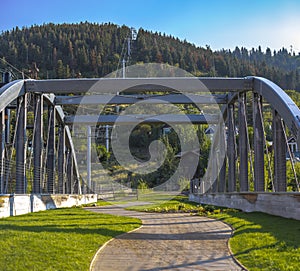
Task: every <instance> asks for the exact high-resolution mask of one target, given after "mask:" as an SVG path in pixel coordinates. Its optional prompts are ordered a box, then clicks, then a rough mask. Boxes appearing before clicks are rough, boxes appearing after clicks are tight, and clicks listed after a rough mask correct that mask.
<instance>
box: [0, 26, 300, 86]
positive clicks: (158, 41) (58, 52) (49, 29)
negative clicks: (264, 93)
mask: <svg viewBox="0 0 300 271" xmlns="http://www.w3.org/2000/svg"><path fill="white" fill-rule="evenodd" d="M130 31H131V30H130V28H129V27H127V26H125V25H123V26H118V25H115V24H112V23H105V24H97V23H88V22H81V23H77V24H52V23H49V24H43V25H34V26H31V27H23V28H22V29H20V28H18V27H16V28H14V29H12V30H10V31H4V32H2V33H1V34H0V57H1V58H4V59H5V60H6V61H8V62H9V63H11V64H12V65H14V66H15V67H17V68H18V69H19V70H21V71H23V72H24V73H25V74H28V75H31V77H33V76H34V75H33V69H38V73H37V76H38V78H41V79H46V78H70V77H76V76H82V77H102V76H105V75H107V74H109V73H110V72H113V71H115V70H116V69H117V68H118V67H119V68H120V62H121V60H122V59H121V58H122V55H121V53H122V49H123V50H124V42H125V41H126V39H127V37H128V35H130ZM131 49H132V50H131V59H130V60H131V61H130V64H135V63H141V62H144V63H149V62H156V63H168V64H170V65H172V66H177V67H180V68H181V69H184V70H186V71H188V72H190V73H192V74H193V75H195V76H228V77H243V76H250V75H256V76H263V77H266V78H268V79H270V80H272V81H274V82H275V83H277V84H278V85H279V86H281V87H282V88H284V89H295V90H298V91H300V55H299V54H298V55H297V54H295V53H294V52H292V50H287V49H285V48H282V49H281V50H279V51H273V52H272V51H271V49H270V48H267V49H266V51H262V49H261V47H258V48H256V49H255V48H253V49H251V50H248V49H246V48H244V47H242V48H239V47H236V48H235V50H233V51H231V50H225V49H222V50H219V51H213V50H212V49H211V48H210V47H209V46H208V45H206V46H205V47H198V46H195V45H194V44H191V43H189V42H187V41H186V40H183V41H182V40H179V39H178V38H176V37H173V36H170V35H166V34H162V33H158V32H155V33H154V32H151V31H147V30H144V29H142V28H141V29H139V31H138V35H137V39H136V40H134V41H132V42H131Z"/></svg>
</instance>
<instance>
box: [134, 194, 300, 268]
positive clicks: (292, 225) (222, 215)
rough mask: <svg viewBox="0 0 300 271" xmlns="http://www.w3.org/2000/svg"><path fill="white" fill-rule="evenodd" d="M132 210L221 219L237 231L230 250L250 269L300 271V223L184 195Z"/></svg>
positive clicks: (231, 240) (230, 243)
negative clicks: (220, 205)
mask: <svg viewBox="0 0 300 271" xmlns="http://www.w3.org/2000/svg"><path fill="white" fill-rule="evenodd" d="M129 209H130V210H137V211H146V212H188V213H192V214H194V215H206V216H208V217H212V218H216V219H219V220H222V221H224V222H226V223H228V224H230V225H231V226H232V227H233V228H234V235H233V237H232V238H231V239H230V241H229V245H230V248H231V250H232V252H233V254H234V256H235V257H236V258H237V259H238V260H239V261H240V262H241V263H242V264H243V265H244V266H245V267H247V268H248V269H249V270H251V271H252V270H255V271H258V270H270V271H271V270H272V271H279V270H280V271H283V270H288V271H291V270H293V271H298V270H300V221H298V220H294V219H287V218H282V217H278V216H272V215H268V214H264V213H243V212H240V211H238V210H233V209H227V208H220V207H217V206H211V205H199V204H197V203H195V202H189V201H188V198H187V197H185V196H177V197H175V198H174V199H172V200H170V201H168V202H161V203H160V202H156V203H155V204H153V205H150V206H149V205H147V206H135V207H130V208H129Z"/></svg>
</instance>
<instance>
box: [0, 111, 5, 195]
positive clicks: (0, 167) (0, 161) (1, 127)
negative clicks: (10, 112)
mask: <svg viewBox="0 0 300 271" xmlns="http://www.w3.org/2000/svg"><path fill="white" fill-rule="evenodd" d="M4 165H5V113H4V111H2V112H0V194H4V181H5V166H4Z"/></svg>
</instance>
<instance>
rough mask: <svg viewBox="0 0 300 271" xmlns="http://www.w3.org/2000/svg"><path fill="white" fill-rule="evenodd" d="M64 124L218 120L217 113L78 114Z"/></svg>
mask: <svg viewBox="0 0 300 271" xmlns="http://www.w3.org/2000/svg"><path fill="white" fill-rule="evenodd" d="M64 122H65V124H67V125H71V124H73V123H77V124H78V123H84V124H95V123H101V124H117V125H126V124H134V123H137V122H144V123H161V122H165V123H170V124H171V123H173V124H190V123H193V124H216V123H218V122H219V116H218V115H171V114H166V115H156V116H153V115H120V116H117V115H99V116H97V115H78V116H66V117H65V120H64Z"/></svg>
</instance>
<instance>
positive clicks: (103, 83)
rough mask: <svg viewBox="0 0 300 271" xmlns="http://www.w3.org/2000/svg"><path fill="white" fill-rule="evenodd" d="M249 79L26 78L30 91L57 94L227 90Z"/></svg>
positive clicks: (245, 86)
mask: <svg viewBox="0 0 300 271" xmlns="http://www.w3.org/2000/svg"><path fill="white" fill-rule="evenodd" d="M250 84H251V79H248V78H204V77H203V78H201V77H199V78H197V77H167V78H163V77H161V78H93V79H51V80H26V91H27V92H36V93H38V92H42V93H54V94H59V93H60V94H70V93H73V94H78V93H80V94H82V93H86V92H90V93H103V94H104V93H119V92H122V91H126V92H136V91H141V90H143V91H175V92H191V93H195V92H227V91H230V90H249V89H251V85H250Z"/></svg>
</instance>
